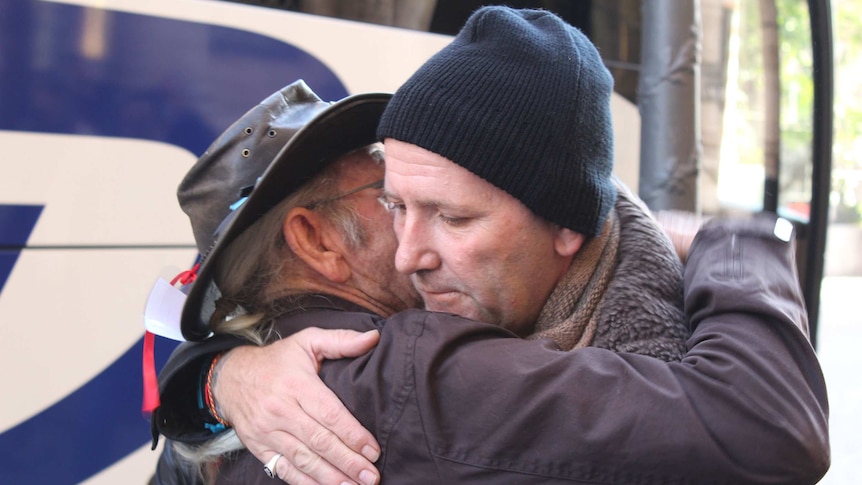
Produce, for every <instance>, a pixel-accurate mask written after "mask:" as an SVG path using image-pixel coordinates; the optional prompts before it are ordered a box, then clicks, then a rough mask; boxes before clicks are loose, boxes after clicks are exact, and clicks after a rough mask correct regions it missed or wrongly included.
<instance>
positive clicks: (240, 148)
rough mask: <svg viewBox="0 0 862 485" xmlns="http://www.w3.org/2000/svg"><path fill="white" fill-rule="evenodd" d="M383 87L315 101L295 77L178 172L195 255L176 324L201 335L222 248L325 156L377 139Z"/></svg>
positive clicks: (190, 335) (215, 291)
mask: <svg viewBox="0 0 862 485" xmlns="http://www.w3.org/2000/svg"><path fill="white" fill-rule="evenodd" d="M390 97H391V95H390V94H385V93H367V94H359V95H355V96H349V97H347V98H344V99H342V100H340V101H337V102H334V103H327V102H324V101H322V100H321V99H320V98H319V97H318V96H317V95H316V94H314V92H313V91H312V90H311V89H310V88H309V87H308V86H307V85H306V84H305V83H304V82H303V81H297V82H294V83H293V84H290V85H289V86H286V87H284V88H283V89H281V90H280V91H278V92H277V93H274V94H273V95H271V96H270V97H268V98H266V99H265V100H263V101H262V102H261V103H260V104H259V105H257V106H256V107H254V108H253V109H251V110H250V111H249V112H248V113H246V114H245V115H243V116H242V118H240V119H239V120H237V121H236V122H235V123H234V124H233V125H231V126H230V127H229V128H228V129H227V130H226V131H225V132H224V133H223V134H222V135H221V136H219V138H218V139H216V141H215V142H213V144H212V145H211V146H210V147H209V148H208V149H207V151H206V152H205V153H204V154H203V156H201V158H200V159H198V161H197V162H196V163H195V165H194V166H193V167H192V169H191V170H190V171H189V173H188V174H187V175H186V176H185V178H184V179H183V181H182V183H181V184H180V186H179V190H178V192H177V197H178V199H179V202H180V206H181V207H182V209H183V211H184V212H185V213H186V214H187V215H188V216H189V219H190V220H191V224H192V229H193V231H194V235H195V242H196V244H197V247H198V251H199V252H200V254H201V260H200V267H199V268H198V271H197V277H196V279H195V281H194V283H192V284H191V287H190V288H185V289H184V290H186V289H187V290H188V294H187V297H186V301H185V304H184V306H183V311H182V319H181V322H180V328H181V330H182V333H183V336H184V337H185V338H186V339H187V340H193V341H195V340H204V339H206V338H207V337H208V336H209V335H210V333H211V329H210V317H211V316H212V314H213V312H214V310H215V302H216V300H218V298H219V297H220V296H221V292H220V291H219V288H218V286H217V285H216V283H215V281H214V279H213V275H214V274H215V267H216V265H217V264H218V262H219V258H220V255H221V253H222V252H223V250H224V248H225V247H227V246H228V245H229V244H230V243H231V242H232V241H233V240H234V239H236V237H237V236H239V235H240V234H241V233H242V232H243V231H245V230H246V229H248V227H249V226H251V225H252V224H253V223H254V222H255V221H257V220H258V219H259V218H260V217H261V216H263V215H264V214H266V213H267V212H268V211H269V210H270V209H272V208H273V207H275V206H276V205H277V204H278V203H279V202H281V201H282V200H284V199H285V198H287V197H288V196H290V195H291V194H292V193H293V192H294V191H296V190H297V189H299V188H300V187H301V186H302V185H304V184H305V183H306V182H308V181H309V180H311V179H312V178H313V177H314V176H315V175H317V174H318V173H319V172H320V171H321V170H322V169H323V168H324V167H326V166H327V164H328V163H329V162H332V161H334V160H335V159H337V158H339V157H340V156H342V155H345V154H347V153H349V152H351V151H353V150H355V149H357V148H361V147H363V146H366V145H369V144H372V143H374V142H376V141H377V138H376V136H375V131H376V129H377V123H378V121H379V120H380V116H381V114H382V113H383V109H384V108H385V107H386V104H387V102H388V101H389V98H390Z"/></svg>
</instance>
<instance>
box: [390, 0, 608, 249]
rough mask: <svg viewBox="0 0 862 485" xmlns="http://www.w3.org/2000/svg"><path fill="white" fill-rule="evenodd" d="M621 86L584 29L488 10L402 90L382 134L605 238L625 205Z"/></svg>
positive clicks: (548, 16) (528, 13)
mask: <svg viewBox="0 0 862 485" xmlns="http://www.w3.org/2000/svg"><path fill="white" fill-rule="evenodd" d="M612 90H613V78H611V75H610V73H609V72H608V70H607V69H606V68H605V66H604V64H603V63H602V60H601V57H600V56H599V53H598V51H597V50H596V48H595V47H594V46H593V44H592V43H591V42H590V40H589V39H588V38H587V37H586V36H585V35H584V34H583V33H581V31H579V30H578V29H576V28H575V27H572V26H571V25H569V24H567V23H565V22H564V21H563V20H562V19H560V18H559V17H557V16H556V15H554V14H552V13H551V12H548V11H544V10H515V9H511V8H508V7H501V6H494V7H483V8H480V9H479V10H477V11H476V12H474V13H473V14H472V15H471V16H470V18H469V19H468V20H467V23H466V24H465V25H464V27H463V28H462V29H461V31H460V32H459V33H458V35H457V36H456V37H455V39H454V40H453V41H452V43H450V44H449V45H448V46H446V47H444V48H443V49H442V50H441V51H440V52H438V53H437V54H436V55H434V57H432V58H431V59H430V60H429V61H428V62H426V63H425V64H424V65H423V66H422V67H421V68H419V70H418V71H417V72H416V73H415V74H413V76H412V77H410V79H408V80H407V82H406V83H405V84H404V85H403V86H401V88H399V89H398V91H397V92H396V93H395V95H394V96H393V98H392V100H391V101H390V102H389V105H388V106H387V108H386V110H385V111H384V113H383V117H382V119H381V121H380V125H379V127H378V129H377V137H378V138H379V139H380V140H383V139H385V138H394V139H397V140H400V141H403V142H406V143H411V144H413V145H417V146H420V147H422V148H424V149H426V150H429V151H431V152H434V153H436V154H438V155H442V156H443V157H445V158H447V159H449V160H451V161H453V162H455V163H457V164H458V165H461V166H463V167H464V168H466V169H467V170H470V171H471V172H473V173H474V174H476V175H478V176H480V177H482V178H483V179H485V180H487V181H488V182H490V183H492V184H494V185H495V186H497V187H499V188H501V189H503V190H505V191H506V192H508V193H509V194H511V195H512V196H514V197H515V198H517V199H518V200H520V201H521V202H522V203H523V204H524V205H525V206H527V207H528V208H529V209H530V210H531V211H533V213H535V214H537V215H539V216H541V217H543V218H545V219H547V220H549V221H551V222H554V223H556V224H559V225H561V226H563V227H567V228H570V229H572V230H574V231H575V232H579V233H582V234H584V235H587V236H595V235H597V234H598V233H599V232H600V231H601V228H602V225H603V223H604V221H605V218H606V217H607V215H608V212H609V211H610V210H611V208H612V207H613V204H614V202H615V201H616V189H615V188H614V185H613V183H612V181H611V171H612V169H613V128H612V125H611V111H610V108H611V107H610V96H611V92H612Z"/></svg>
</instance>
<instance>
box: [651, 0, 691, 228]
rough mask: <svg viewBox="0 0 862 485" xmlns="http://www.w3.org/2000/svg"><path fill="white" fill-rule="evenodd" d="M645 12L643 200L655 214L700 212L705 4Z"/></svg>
mask: <svg viewBox="0 0 862 485" xmlns="http://www.w3.org/2000/svg"><path fill="white" fill-rule="evenodd" d="M641 10H642V15H643V21H642V23H641V26H642V34H641V73H640V78H639V80H638V109H639V110H640V114H641V160H640V182H639V188H638V195H639V196H640V197H641V199H643V200H644V202H646V204H647V206H649V207H650V208H651V209H653V210H661V209H677V210H686V211H690V212H699V210H700V198H699V195H698V190H697V187H698V174H699V171H700V161H701V152H702V145H701V133H700V42H701V35H700V7H699V1H698V0H685V1H682V0H649V1H644V2H641Z"/></svg>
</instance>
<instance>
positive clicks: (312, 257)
mask: <svg viewBox="0 0 862 485" xmlns="http://www.w3.org/2000/svg"><path fill="white" fill-rule="evenodd" d="M281 230H282V234H283V235H284V240H285V241H286V242H287V245H288V246H290V249H291V251H293V253H294V254H296V256H297V257H298V258H299V259H301V260H302V261H303V262H304V263H305V264H307V265H308V266H309V267H311V269H313V270H314V271H317V272H318V273H320V274H321V275H322V276H323V277H324V278H326V279H328V280H330V281H332V282H335V283H344V282H345V281H347V280H348V279H349V278H350V275H351V270H350V265H349V264H347V261H346V260H345V258H344V254H343V252H342V251H343V249H342V248H343V245H342V244H340V235H339V234H337V233H336V232H335V229H334V228H333V227H332V226H330V225H329V224H326V223H324V221H323V219H322V218H321V217H320V216H319V215H318V214H317V213H316V212H314V211H311V210H308V209H306V208H304V207H294V208H293V209H291V210H290V212H288V213H287V217H285V218H284V223H283V224H282V228H281Z"/></svg>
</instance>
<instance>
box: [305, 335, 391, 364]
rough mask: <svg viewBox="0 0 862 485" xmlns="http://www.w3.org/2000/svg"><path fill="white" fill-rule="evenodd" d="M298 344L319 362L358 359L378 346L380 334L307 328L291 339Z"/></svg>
mask: <svg viewBox="0 0 862 485" xmlns="http://www.w3.org/2000/svg"><path fill="white" fill-rule="evenodd" d="M291 338H292V339H293V340H295V342H296V344H297V345H299V346H301V347H302V348H303V349H305V350H306V351H308V352H309V353H310V354H311V355H313V356H314V358H315V360H317V361H318V362H320V361H322V360H324V359H343V358H345V357H358V356H360V355H362V354H364V353H366V352H368V351H369V350H371V349H372V348H374V346H375V345H377V342H378V341H379V340H380V332H378V331H377V330H370V331H368V332H356V331H354V330H323V329H319V328H307V329H305V330H303V331H301V332H298V333H296V334H294V335H293V336H292V337H291Z"/></svg>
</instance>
